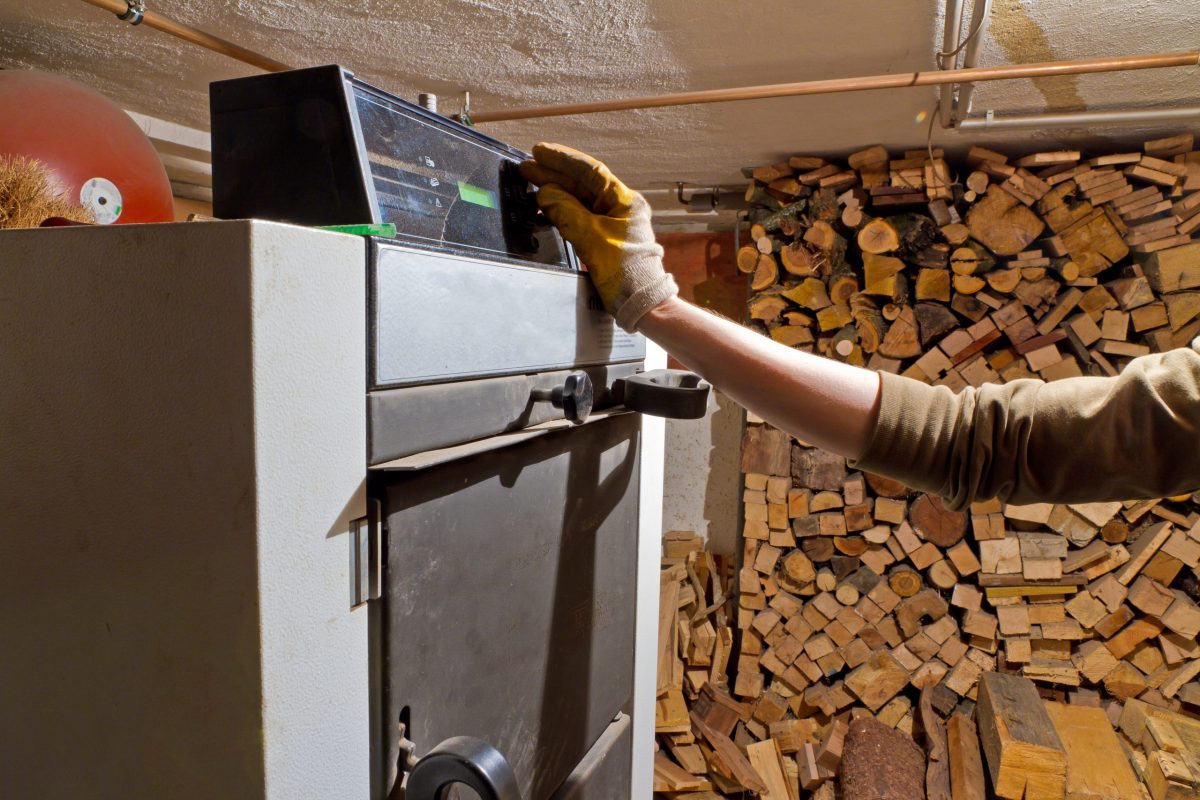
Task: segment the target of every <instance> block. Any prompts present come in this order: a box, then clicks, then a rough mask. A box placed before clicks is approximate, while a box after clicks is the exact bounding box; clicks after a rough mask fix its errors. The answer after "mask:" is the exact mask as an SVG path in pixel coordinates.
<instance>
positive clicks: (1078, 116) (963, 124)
mask: <svg viewBox="0 0 1200 800" xmlns="http://www.w3.org/2000/svg"><path fill="white" fill-rule="evenodd" d="M1198 117H1200V106H1186V107H1184V108H1154V109H1144V110H1140V111H1065V112H1061V113H1047V114H1005V115H1004V116H995V115H993V114H990V113H989V114H988V115H986V116H982V117H971V118H967V119H963V120H959V123H958V125H957V128H958V130H960V131H998V130H1007V129H1012V128H1053V127H1060V128H1061V127H1068V126H1071V125H1106V124H1120V123H1130V122H1175V121H1177V120H1191V119H1196V118H1198Z"/></svg>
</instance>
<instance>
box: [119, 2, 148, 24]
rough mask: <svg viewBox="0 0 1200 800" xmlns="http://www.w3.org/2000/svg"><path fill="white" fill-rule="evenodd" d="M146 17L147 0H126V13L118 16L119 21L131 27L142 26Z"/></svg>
mask: <svg viewBox="0 0 1200 800" xmlns="http://www.w3.org/2000/svg"><path fill="white" fill-rule="evenodd" d="M145 16H146V0H125V13H124V14H117V19H119V20H122V21H124V22H128V23H129V24H130V25H141V24H142V19H143V18H144V17H145Z"/></svg>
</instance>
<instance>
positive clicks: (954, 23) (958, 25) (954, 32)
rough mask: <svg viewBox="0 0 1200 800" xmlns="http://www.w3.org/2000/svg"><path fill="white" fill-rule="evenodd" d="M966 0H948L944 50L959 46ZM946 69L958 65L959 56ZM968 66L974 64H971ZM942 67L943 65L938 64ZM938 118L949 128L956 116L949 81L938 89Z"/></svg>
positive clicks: (948, 50)
mask: <svg viewBox="0 0 1200 800" xmlns="http://www.w3.org/2000/svg"><path fill="white" fill-rule="evenodd" d="M965 1H966V0H946V25H945V28H944V29H943V30H942V52H943V53H949V52H950V51H951V50H953V49H954V48H956V47H958V37H959V34H960V33H961V30H962V11H963V3H964V2H965ZM953 58H954V60H953V61H952V62H950V64H949V66H947V67H946V69H950V68H951V67H954V66H957V65H958V57H957V56H953ZM968 66H974V64H970V65H968ZM938 68H939V69H941V68H942V67H941V65H940V64H939V65H938ZM938 97H939V98H940V99H939V101H938V119H939V121H940V124H941V126H942V127H943V128H949V127H950V126H951V124H952V122H953V118H954V116H953V115H954V87H953V86H952V85H950V84H948V83H945V84H942V88H941V89H939V90H938Z"/></svg>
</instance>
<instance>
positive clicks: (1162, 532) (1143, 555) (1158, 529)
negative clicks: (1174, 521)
mask: <svg viewBox="0 0 1200 800" xmlns="http://www.w3.org/2000/svg"><path fill="white" fill-rule="evenodd" d="M1172 530H1173V529H1172V528H1171V523H1169V522H1159V523H1156V524H1155V525H1153V526H1151V527H1150V528H1148V529H1146V530H1145V531H1143V532H1142V535H1141V536H1139V537H1138V540H1137V541H1136V542H1134V543H1133V546H1132V547H1130V548H1129V562H1128V563H1127V564H1126V565H1125V566H1124V567H1122V568H1121V570H1120V571H1119V572H1117V576H1116V577H1117V580H1118V581H1120V582H1121V583H1122V584H1124V585H1126V586H1128V585H1129V584H1130V583H1132V582H1133V579H1134V578H1136V577H1137V575H1138V573H1139V572H1141V571H1142V568H1143V567H1145V566H1146V564H1147V563H1148V562H1149V561H1150V558H1151V557H1152V556H1153V555H1154V554H1155V553H1157V552H1158V548H1160V547H1162V546H1163V544H1164V543H1166V541H1167V540H1168V539H1169V538H1171V533H1172Z"/></svg>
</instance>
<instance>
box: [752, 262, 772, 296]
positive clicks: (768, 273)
mask: <svg viewBox="0 0 1200 800" xmlns="http://www.w3.org/2000/svg"><path fill="white" fill-rule="evenodd" d="M778 281H779V265H778V263H777V262H776V261H775V256H773V255H769V254H764V255H761V256H759V259H758V265H757V266H756V267H755V268H754V276H753V277H752V278H751V279H750V288H751V289H753V290H754V291H756V292H761V291H762V290H763V289H766V288H767V287H768V286H774V285H775V284H776V283H777V282H778Z"/></svg>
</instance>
